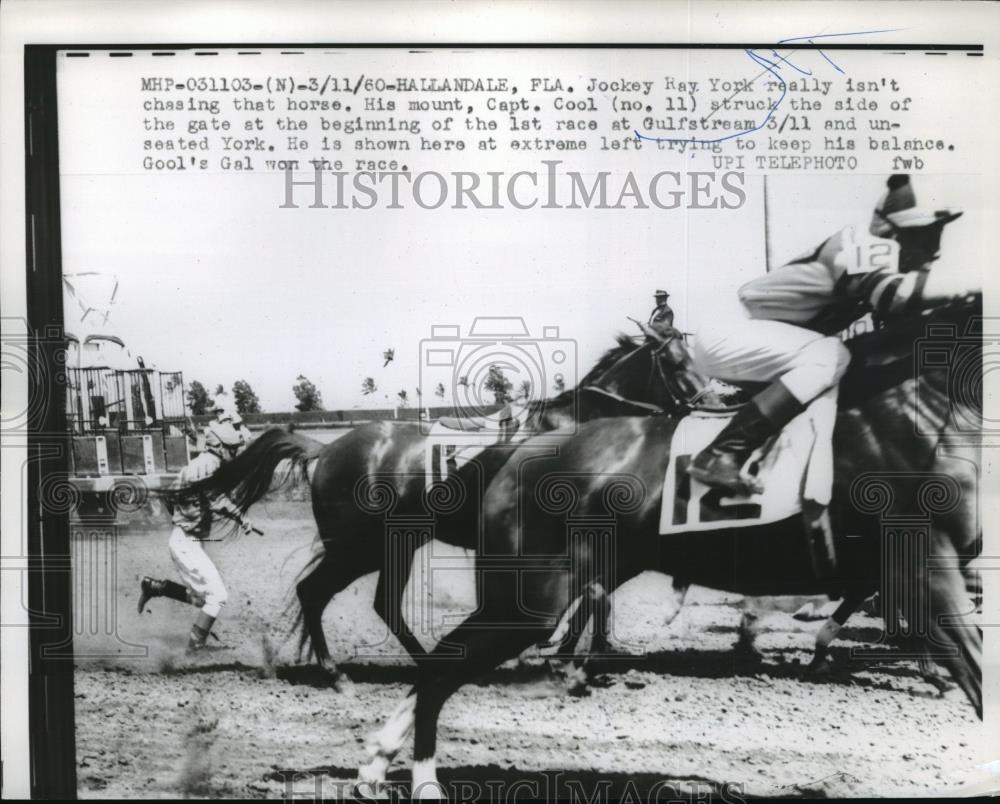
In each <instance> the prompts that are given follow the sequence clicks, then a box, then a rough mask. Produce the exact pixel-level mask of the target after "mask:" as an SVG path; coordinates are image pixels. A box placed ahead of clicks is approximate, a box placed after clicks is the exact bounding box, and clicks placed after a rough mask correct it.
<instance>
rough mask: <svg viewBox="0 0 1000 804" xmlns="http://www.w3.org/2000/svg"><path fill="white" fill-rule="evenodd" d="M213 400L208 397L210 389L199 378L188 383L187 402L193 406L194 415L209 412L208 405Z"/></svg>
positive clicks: (189, 405) (190, 406) (192, 412)
mask: <svg viewBox="0 0 1000 804" xmlns="http://www.w3.org/2000/svg"><path fill="white" fill-rule="evenodd" d="M210 401H211V400H210V399H209V398H208V391H207V390H206V388H205V386H204V385H202V384H201V383H200V382H198V381H197V380H191V384H190V385H188V392H187V403H188V407H189V408H191V415H192V416H204V415H205V414H206V413H208V405H209V402H210Z"/></svg>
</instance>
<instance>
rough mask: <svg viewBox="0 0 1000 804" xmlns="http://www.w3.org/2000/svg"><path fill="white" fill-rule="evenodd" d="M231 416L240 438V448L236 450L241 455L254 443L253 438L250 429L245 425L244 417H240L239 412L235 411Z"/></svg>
mask: <svg viewBox="0 0 1000 804" xmlns="http://www.w3.org/2000/svg"><path fill="white" fill-rule="evenodd" d="M231 416H232V419H231V421H232V424H233V429H234V430H235V431H236V435H238V436H239V438H240V443H239V446H238V447H237V448H236V454H237V455H239V454H240V453H241V452H243V450H245V449H246V448H247V447H248V446H249V445H250V442H251V441H253V436H251V435H250V430H249V428H248V427H247V426H246V425H245V424H243V417H242V416H240V414H239V411H236V410H234V411H233V412H232V414H231Z"/></svg>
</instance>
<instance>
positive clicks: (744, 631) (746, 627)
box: [733, 597, 764, 666]
mask: <svg viewBox="0 0 1000 804" xmlns="http://www.w3.org/2000/svg"><path fill="white" fill-rule="evenodd" d="M759 616H760V615H759V614H758V613H757V609H756V607H755V606H754V605H753V604H752V603H751V602H750V598H749V597H744V598H743V603H742V604H740V624H739V626H738V627H737V632H738V633H739V636H738V637H737V639H736V647H735V648H734V649H733V650H734V651H735V653H736V659H737V661H738V662H741V663H743V664H744V665H751V666H753V665H758V664H760V663H761V662H762V661H763V660H764V653H763V652H762V651H761V649H760V648H758V647H757V631H756V624H757V619H758V618H759Z"/></svg>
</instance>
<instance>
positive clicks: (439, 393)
mask: <svg viewBox="0 0 1000 804" xmlns="http://www.w3.org/2000/svg"><path fill="white" fill-rule="evenodd" d="M434 396H436V397H439V398H441V399H444V383H443V382H439V383H438V384H437V388H435V389H434Z"/></svg>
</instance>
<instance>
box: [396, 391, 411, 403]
mask: <svg viewBox="0 0 1000 804" xmlns="http://www.w3.org/2000/svg"><path fill="white" fill-rule="evenodd" d="M396 396H398V397H399V406H400V407H401V408H405V407H406V406H407V405H409V404H410V396H409V394H407V393H406V389H405V388H404V389H403V390H402V391H400V392H399V393H398V394H396Z"/></svg>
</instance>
